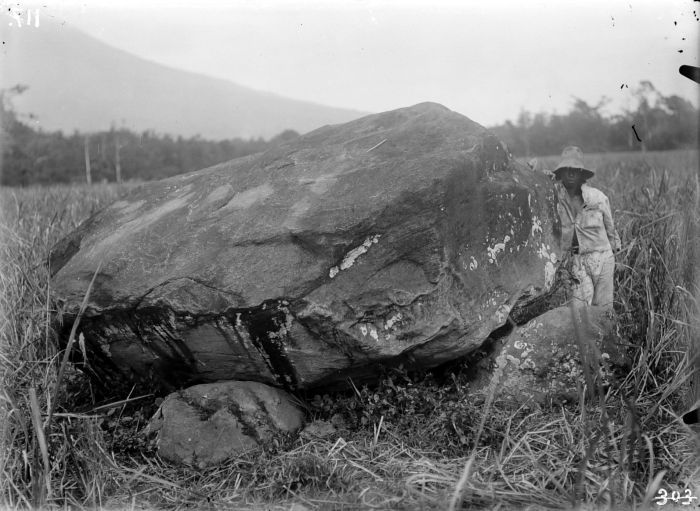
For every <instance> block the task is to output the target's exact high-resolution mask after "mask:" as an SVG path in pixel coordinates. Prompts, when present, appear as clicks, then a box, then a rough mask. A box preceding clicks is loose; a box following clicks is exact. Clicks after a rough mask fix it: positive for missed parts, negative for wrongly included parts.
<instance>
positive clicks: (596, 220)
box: [555, 183, 620, 254]
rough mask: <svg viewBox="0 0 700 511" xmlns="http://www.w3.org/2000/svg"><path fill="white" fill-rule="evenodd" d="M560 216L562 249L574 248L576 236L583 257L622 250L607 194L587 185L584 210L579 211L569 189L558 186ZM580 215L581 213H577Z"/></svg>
mask: <svg viewBox="0 0 700 511" xmlns="http://www.w3.org/2000/svg"><path fill="white" fill-rule="evenodd" d="M555 186H556V189H557V198H558V199H559V200H558V202H557V212H558V213H559V219H560V220H561V249H562V250H568V249H570V248H571V242H572V240H573V237H574V232H575V233H576V238H577V240H578V246H579V253H580V254H587V253H589V252H597V251H605V250H611V249H612V250H613V251H617V250H619V249H620V236H618V234H617V231H616V230H615V223H614V222H613V217H612V213H611V212H610V202H609V201H608V198H607V197H606V196H605V194H604V193H603V192H601V191H600V190H598V189H597V188H593V187H592V186H589V185H587V184H583V185H581V194H582V195H583V208H581V209H580V210H579V208H578V207H576V204H575V202H574V200H573V199H571V198H570V197H569V194H568V193H567V191H566V188H564V186H563V185H562V184H561V183H556V185H555ZM577 211H578V213H577Z"/></svg>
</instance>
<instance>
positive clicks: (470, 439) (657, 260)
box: [0, 150, 700, 511]
mask: <svg viewBox="0 0 700 511" xmlns="http://www.w3.org/2000/svg"><path fill="white" fill-rule="evenodd" d="M558 159H559V157H558V156H548V157H543V158H540V159H539V162H540V168H549V169H551V168H554V166H555V165H556V162H557V161H558ZM587 160H588V161H589V162H590V163H591V166H592V167H593V168H594V169H597V170H598V174H597V175H596V177H595V178H594V179H593V180H592V182H591V184H593V185H594V186H597V187H599V188H601V189H602V190H604V191H605V193H606V194H608V196H609V197H610V199H611V205H612V209H613V210H614V215H615V220H616V223H617V227H618V231H619V233H620V236H621V238H622V241H623V251H622V254H621V255H620V257H619V259H618V268H617V271H616V305H615V315H616V322H617V329H618V332H619V335H620V336H621V338H622V339H623V340H624V341H625V342H627V343H628V344H629V345H630V354H631V356H632V357H633V359H634V365H633V368H632V369H631V371H630V372H629V374H627V375H626V376H625V379H624V381H623V382H621V383H620V385H619V388H614V389H611V390H610V391H609V392H608V394H607V395H606V396H604V397H603V398H602V399H600V400H599V401H588V402H586V404H585V406H583V408H582V407H581V406H580V404H579V403H576V404H574V405H570V406H566V407H562V408H557V409H553V410H545V409H542V410H534V411H529V412H525V411H523V410H517V411H515V412H513V411H510V410H508V409H507V408H502V407H500V406H499V404H498V403H497V402H496V403H493V404H492V406H491V407H488V408H484V407H480V406H476V404H475V403H472V402H471V401H470V397H469V393H468V387H467V385H466V384H465V383H464V381H463V380H462V378H463V374H462V372H460V371H459V370H456V371H455V373H453V374H452V375H451V376H450V377H449V378H443V379H440V381H438V380H437V379H436V378H434V377H432V376H431V375H420V376H419V375H408V374H405V373H401V372H397V373H395V374H389V375H387V377H386V378H385V379H384V381H383V382H381V383H380V384H379V385H378V386H377V387H376V388H368V387H363V388H362V389H358V391H357V392H352V393H347V394H337V395H333V396H317V397H316V398H314V399H311V398H310V399H309V404H310V406H311V407H312V410H313V413H312V414H311V415H312V418H320V419H326V420H329V419H330V417H331V416H332V415H333V414H336V413H340V414H342V415H343V416H344V418H345V420H346V423H347V427H346V429H344V430H342V431H340V432H339V433H338V434H337V435H335V436H333V437H330V438H327V439H289V441H288V442H287V443H286V444H284V445H281V446H275V447H273V446H270V447H269V448H266V449H265V450H264V451H261V452H257V453H253V454H250V455H248V456H245V457H242V458H240V459H235V460H232V461H231V463H230V464H228V465H226V466H223V467H219V468H211V469H204V470H198V469H194V468H192V469H190V468H182V467H172V466H169V465H167V464H166V463H164V462H163V461H161V460H160V459H159V458H158V457H157V456H156V454H155V452H154V448H153V444H152V441H151V440H149V439H146V438H142V437H139V436H137V435H136V433H137V431H138V430H140V429H142V427H143V424H144V421H146V420H147V419H148V418H149V415H150V413H151V412H152V411H153V410H154V402H153V399H151V400H150V401H149V400H145V401H142V402H139V403H138V404H133V405H129V406H126V405H125V406H121V407H117V408H112V409H110V410H111V411H110V410H108V409H103V410H102V411H94V410H93V408H94V406H95V405H96V403H94V401H93V397H92V395H91V391H90V383H89V381H87V380H86V379H85V378H84V377H83V376H82V375H81V373H79V372H78V371H76V370H75V369H74V368H72V367H71V366H70V364H69V365H68V367H67V370H66V373H65V374H66V376H65V377H64V378H63V379H62V380H60V381H59V378H58V373H59V367H60V365H61V356H62V353H61V351H60V349H59V347H58V346H56V345H55V343H54V340H53V339H52V336H51V335H50V328H49V327H50V325H49V323H48V318H49V317H50V314H51V312H52V303H51V301H50V299H48V296H49V295H50V287H49V279H48V271H47V268H46V266H45V261H46V259H47V256H48V253H49V250H50V248H51V246H52V245H53V244H54V243H55V242H56V241H58V240H59V239H60V238H61V237H63V236H65V235H66V234H67V233H69V232H70V231H71V230H72V229H74V228H75V227H76V226H77V225H78V224H79V223H80V222H82V221H83V220H85V219H86V218H88V217H89V216H90V215H91V214H92V213H94V212H95V211H97V210H98V209H100V208H101V207H103V206H105V205H107V204H108V203H110V202H111V201H113V200H115V199H116V198H117V197H119V196H120V195H121V194H123V193H125V192H126V191H128V189H129V188H131V187H133V186H135V185H128V184H126V185H112V184H104V185H95V186H92V187H88V186H87V185H79V186H53V187H44V188H41V187H30V188H24V189H8V188H4V189H0V215H1V216H0V265H1V266H0V267H1V268H2V271H1V272H0V336H1V337H0V345H1V346H2V353H1V354H0V355H1V356H0V370H1V371H2V374H1V375H0V377H1V378H2V385H1V387H0V388H1V390H0V436H1V438H2V442H3V445H2V446H1V447H2V448H1V449H0V470H1V473H0V499H1V500H0V507H3V508H5V507H8V508H28V507H30V506H39V505H43V504H46V505H48V506H52V507H70V508H78V509H87V508H95V507H111V508H115V507H116V508H128V509H143V508H148V509H153V508H158V509H183V508H186V507H190V508H192V509H197V508H200V507H201V506H202V505H203V503H204V502H207V505H208V506H209V507H208V509H220V508H228V509H270V510H273V509H274V510H277V509H279V510H283V509H284V510H289V509H292V505H297V506H299V507H296V508H293V509H297V510H299V511H301V510H304V509H369V508H374V509H435V510H438V509H460V508H477V507H487V508H495V507H497V506H500V509H513V508H523V507H525V506H529V505H533V506H534V507H530V508H529V509H544V508H550V509H563V508H566V507H569V506H572V505H582V506H584V508H585V509H641V506H642V504H643V503H644V504H648V505H652V507H657V506H656V505H655V504H653V502H652V501H651V500H650V499H651V498H652V497H654V496H655V495H656V492H657V490H658V489H660V488H663V489H667V490H668V491H669V492H670V491H673V490H677V491H680V492H684V491H685V490H689V491H691V492H692V494H693V495H695V496H698V497H700V484H699V481H700V468H699V467H698V464H697V456H698V453H700V440H699V439H698V436H697V435H696V434H695V433H694V432H693V431H692V430H691V429H690V428H689V427H688V426H686V425H684V424H682V423H681V422H680V421H679V420H678V419H677V416H678V414H679V413H682V412H683V411H684V410H685V409H687V407H688V406H690V405H691V404H692V403H693V402H694V401H695V400H696V399H697V398H698V397H699V396H700V393H699V391H700V381H699V380H698V378H697V375H696V376H695V377H693V376H692V375H691V372H692V368H693V364H692V361H691V356H692V353H691V349H692V345H693V342H694V340H695V342H697V339H698V338H699V337H698V332H700V330H699V329H698V317H699V316H700V311H699V310H698V301H697V300H698V293H697V289H698V284H699V283H700V280H699V279H700V268H699V267H698V261H700V228H699V227H698V225H699V223H700V184H699V183H698V165H699V162H698V151H697V150H689V151H670V152H653V153H646V154H642V153H611V154H595V155H589V156H587ZM693 382H694V383H693ZM57 389H58V392H57ZM33 396H36V399H34V398H33ZM54 398H56V399H55V400H54ZM52 401H53V402H55V404H56V412H58V413H57V414H55V415H54V417H53V419H52V420H51V421H50V423H46V421H47V418H46V412H47V410H48V407H49V403H50V402H52ZM582 402H583V397H582ZM407 409H411V410H417V411H416V412H415V413H411V414H408V413H406V412H405V411H404V410H407ZM477 431H481V432H482V434H481V435H480V436H479V435H477ZM477 437H478V440H477ZM538 506H539V507H538ZM661 509H664V508H661Z"/></svg>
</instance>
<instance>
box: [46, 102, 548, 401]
mask: <svg viewBox="0 0 700 511" xmlns="http://www.w3.org/2000/svg"><path fill="white" fill-rule="evenodd" d="M554 204H555V203H554V195H553V188H552V184H551V182H550V180H549V179H548V178H547V177H546V176H544V175H542V174H541V173H535V172H533V171H531V170H530V169H529V168H527V167H525V166H522V165H519V164H517V163H516V162H515V161H514V160H513V159H511V158H510V156H509V154H508V152H507V150H506V149H505V147H504V146H503V144H502V143H500V142H499V141H498V140H497V139H496V138H495V137H494V136H493V135H492V134H491V133H490V132H488V131H487V130H486V129H484V128H483V127H481V126H479V125H478V124H476V123H474V122H473V121H471V120H469V119H468V118H466V117H464V116H463V115H460V114H457V113H455V112H452V111H450V110H448V109H447V108H445V107H443V106H440V105H437V104H433V103H423V104H419V105H416V106H413V107H411V108H404V109H400V110H395V111H391V112H385V113H381V114H377V115H371V116H367V117H364V118H362V119H359V120H356V121H352V122H350V123H347V124H343V125H338V126H327V127H323V128H320V129H318V130H316V131H313V132H311V133H308V134H306V135H304V136H301V137H299V138H298V139H295V140H292V141H289V142H287V143H284V144H282V145H279V146H277V147H275V148H273V149H270V150H268V151H266V152H264V153H261V154H257V155H253V156H250V157H246V158H242V159H238V160H233V161H230V162H227V163H223V164H220V165H217V166H215V167H212V168H209V169H205V170H201V171H197V172H191V173H188V174H184V175H181V176H177V177H173V178H170V179H166V180H162V181H158V182H152V183H148V184H145V185H144V186H143V187H141V188H140V189H138V190H136V191H134V192H133V193H132V194H130V195H129V196H128V197H127V198H125V199H122V200H119V201H117V202H115V203H114V204H112V205H111V206H109V207H107V208H106V209H104V210H102V211H100V212H99V213H97V214H96V215H94V216H93V217H91V218H90V219H89V220H87V221H86V222H85V223H84V224H83V225H81V226H80V227H79V228H78V229H77V230H76V231H75V232H73V233H72V234H71V235H69V236H68V237H67V238H66V239H64V240H63V241H62V242H61V243H60V244H59V245H58V246H57V247H55V250H54V251H53V252H52V258H51V269H52V272H53V274H54V275H53V282H52V290H53V291H54V292H55V295H56V297H57V298H58V299H59V301H60V302H61V303H62V304H63V305H62V307H63V318H64V321H63V323H62V327H61V328H60V335H61V336H62V338H63V339H64V340H65V339H66V337H67V335H68V332H69V329H70V327H71V324H72V320H73V319H74V318H75V317H76V314H77V312H78V309H79V306H80V303H81V301H82V299H83V296H84V295H85V293H86V290H87V288H88V284H89V282H90V280H91V278H92V277H93V274H94V273H95V271H96V269H97V268H98V265H100V264H101V267H100V270H99V273H98V274H97V277H96V280H95V284H94V287H93V288H92V292H91V293H90V296H89V300H88V306H87V309H86V312H85V315H84V317H83V318H82V320H81V323H80V331H81V332H82V333H83V334H84V338H85V344H86V350H87V359H88V360H87V362H88V364H87V367H88V368H89V369H90V370H91V371H92V374H93V376H94V377H95V378H96V379H97V380H98V381H99V382H102V383H103V384H104V385H107V386H109V387H110V388H114V385H116V384H118V383H120V382H121V383H128V384H131V383H132V382H138V381H141V382H144V381H145V382H150V384H153V385H155V386H163V387H166V388H173V387H175V388H178V387H182V386H186V385H190V384H192V383H197V382H211V381H217V380H232V379H238V380H255V381H260V382H264V383H269V384H272V385H277V386H284V387H287V388H290V389H293V388H309V387H314V386H319V385H328V384H331V383H340V384H343V383H344V382H345V381H347V378H348V377H352V378H355V379H362V378H372V377H374V376H376V374H377V371H376V369H377V364H382V363H386V362H398V361H401V362H402V363H404V364H405V365H407V366H413V367H416V366H420V367H430V366H435V365H438V364H441V363H443V362H446V361H449V360H451V359H454V358H456V357H460V356H462V355H465V354H467V353H469V352H470V351H472V350H473V349H475V348H476V347H478V346H479V345H480V344H481V343H482V342H483V341H484V339H486V338H487V337H488V336H489V334H490V332H492V331H493V330H495V329H497V328H498V327H500V326H501V325H503V324H504V322H505V321H506V320H507V317H508V315H509V313H510V311H511V309H512V308H513V307H514V306H517V307H519V308H520V309H522V307H524V306H525V304H526V302H528V303H529V302H533V301H535V302H536V301H537V300H538V299H540V298H541V297H542V295H543V294H545V293H547V290H548V289H549V287H550V286H551V285H552V281H553V278H554V274H555V264H556V261H557V254H556V247H557V246H558V217H557V213H556V210H555V205H554Z"/></svg>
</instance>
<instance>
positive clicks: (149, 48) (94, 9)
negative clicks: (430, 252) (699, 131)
mask: <svg viewBox="0 0 700 511" xmlns="http://www.w3.org/2000/svg"><path fill="white" fill-rule="evenodd" d="M3 5H4V6H5V9H4V11H6V15H5V20H4V21H7V22H8V23H13V22H16V21H15V20H14V18H12V17H11V16H10V15H8V14H7V12H12V11H11V9H15V11H16V10H17V9H20V10H21V9H23V10H24V11H23V12H24V13H25V14H26V11H27V10H29V11H33V12H34V13H35V14H34V22H36V16H37V14H38V15H39V18H40V19H47V18H53V19H56V20H58V21H61V22H66V23H68V24H71V25H73V26H75V27H76V28H79V29H80V30H83V31H84V32H87V33H88V34H90V35H92V36H94V37H96V38H98V39H100V40H101V41H103V42H105V43H107V44H110V45H112V46H115V47H117V48H120V49H123V50H126V51H128V52H131V53H133V54H135V55H138V56H140V57H143V58H146V59H148V60H152V61H155V62H158V63H161V64H166V65H169V66H172V67H176V68H180V69H185V70H189V71H194V72H198V73H202V74H206V75H209V76H213V77H217V78H224V79H227V80H231V81H233V82H236V83H238V84H240V85H244V86H248V87H251V88H254V89H258V90H261V91H268V92H273V93H276V94H280V95H283V96H287V97H290V98H294V99H301V100H307V101H313V102H316V103H320V104H325V105H329V106H337V107H346V108H352V109H356V110H361V111H366V112H380V111H385V110H391V109H394V108H399V107H404V106H409V105H413V104H416V103H420V102H422V101H435V102H438V103H441V104H443V105H445V106H447V107H448V108H450V109H452V110H455V111H458V112H460V113H462V114H464V115H467V116H468V117H470V118H472V119H473V120H475V121H477V122H479V123H481V124H484V125H494V124H498V123H501V122H503V121H505V120H506V119H511V120H515V119H516V118H517V116H518V114H519V112H520V111H521V110H523V109H524V110H528V111H531V112H539V111H544V112H548V113H555V112H556V113H565V112H567V111H568V110H569V108H570V106H571V104H572V102H573V98H574V97H577V98H581V99H584V100H585V101H587V102H589V103H591V104H595V103H597V102H598V101H599V100H600V99H601V98H602V97H603V96H605V97H607V98H608V99H609V103H608V104H607V106H606V108H605V110H604V111H606V112H614V111H616V110H618V109H619V108H622V107H625V106H630V105H631V104H632V94H633V91H634V87H635V86H636V85H638V84H639V82H640V81H641V80H650V81H651V82H652V83H653V84H654V86H655V87H656V88H657V89H658V90H659V91H660V92H661V93H662V94H664V95H670V94H678V95H680V96H683V97H685V98H687V99H689V100H691V101H692V102H693V103H694V104H695V105H696V106H697V105H698V96H699V91H700V86H699V85H698V84H696V83H694V82H692V81H691V80H689V79H687V78H685V77H683V76H681V75H680V74H679V72H678V68H679V67H680V66H681V65H683V64H687V65H693V66H700V64H699V63H698V60H699V53H700V52H699V51H698V45H699V38H698V35H699V33H700V21H698V19H699V17H700V2H699V1H697V0H695V1H693V0H622V1H618V0H588V1H581V0H577V1H570V0H556V1H537V0H535V1H530V2H522V1H511V0H501V1H498V0H488V1H487V0H483V1H482V0H471V1H470V0H462V1H456V0H429V1H428V0H426V1H423V0H397V1H389V0H381V1H380V0H343V1H331V0H325V1H317V0H287V1H283V0H247V1H243V0H233V1H228V2H216V1H213V0H209V1H195V0H192V1H191V2H184V1H181V0H168V1H167V2H165V1H162V0H157V1H154V0H139V1H114V0H113V1H111V2H106V1H100V0H93V1H90V2H76V1H60V0H46V1H44V2H41V3H38V4H32V3H26V2H24V3H22V2H20V3H17V2H4V4H3ZM7 6H9V9H10V10H9V11H8V7H7ZM25 22H26V19H25ZM681 50H682V52H681Z"/></svg>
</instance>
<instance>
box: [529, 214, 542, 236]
mask: <svg viewBox="0 0 700 511" xmlns="http://www.w3.org/2000/svg"><path fill="white" fill-rule="evenodd" d="M537 234H542V221H541V220H540V219H539V218H537V216H533V217H532V228H531V229H530V236H535V235H537Z"/></svg>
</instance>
